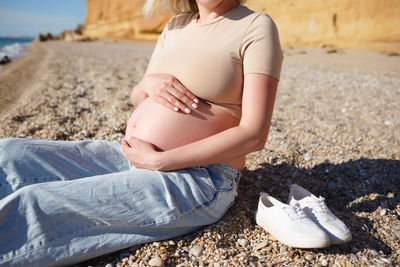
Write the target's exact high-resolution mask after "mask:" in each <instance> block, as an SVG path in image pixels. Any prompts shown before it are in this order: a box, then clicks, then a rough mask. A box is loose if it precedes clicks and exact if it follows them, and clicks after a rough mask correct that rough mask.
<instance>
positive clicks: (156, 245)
mask: <svg viewBox="0 0 400 267" xmlns="http://www.w3.org/2000/svg"><path fill="white" fill-rule="evenodd" d="M153 246H155V247H156V248H160V246H161V243H160V242H153Z"/></svg>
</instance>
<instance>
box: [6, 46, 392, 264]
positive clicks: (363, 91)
mask: <svg viewBox="0 0 400 267" xmlns="http://www.w3.org/2000/svg"><path fill="white" fill-rule="evenodd" d="M154 45H155V44H154V43H152V42H129V41H120V42H111V41H98V42H87V43H67V42H63V41H52V42H45V43H35V44H33V45H31V47H30V48H29V54H28V55H27V56H25V57H23V58H20V59H17V60H15V61H14V62H12V63H11V64H9V65H7V66H4V67H3V68H2V69H1V70H0V129H1V130H0V138H5V137H33V138H42V139H49V140H83V139H106V140H117V141H120V140H121V138H122V137H123V135H124V131H125V126H126V120H127V119H128V117H129V115H130V114H131V112H132V111H133V106H132V105H131V104H130V101H129V94H130V91H131V89H132V88H133V86H134V85H135V84H136V83H137V82H138V81H139V80H140V79H141V77H142V75H143V73H144V71H145V68H146V66H147V62H148V60H149V58H150V55H151V52H152V50H153V48H154ZM284 57H285V58H284V63H283V69H282V75H281V81H280V84H279V89H278V95H277V101H276V104H275V111H274V115H273V119H272V125H271V129H270V134H269V137H268V141H267V143H266V145H265V148H264V149H263V150H262V151H259V152H255V153H252V154H250V155H249V156H248V157H247V160H246V168H245V170H244V171H243V172H242V177H241V181H240V184H239V196H238V198H237V199H236V202H235V204H234V205H233V206H232V207H231V208H230V209H229V210H228V212H227V214H226V215H225V216H224V217H223V219H222V220H221V221H220V222H218V223H216V224H213V225H210V226H207V227H205V228H202V229H199V230H197V231H195V232H193V233H191V234H188V235H185V236H181V237H178V238H175V239H172V240H165V241H160V242H154V243H150V244H144V245H138V246H134V247H131V248H127V249H125V250H123V251H118V252H115V253H112V254H109V255H104V256H102V257H99V258H95V259H92V260H89V261H87V262H83V263H81V264H79V265H77V266H107V267H110V266H148V264H149V261H151V260H152V259H154V258H161V260H162V263H163V264H164V265H165V266H176V265H180V266H265V265H266V266H269V265H286V266H346V267H347V266H360V265H364V266H370V265H374V266H396V265H400V194H399V192H400V135H399V127H400V57H399V56H389V55H385V54H378V53H375V52H366V51H363V52H360V51H350V50H324V49H316V48H314V49H311V48H305V49H300V48H296V49H284ZM149 116H151V114H149ZM292 183H297V184H299V185H301V186H303V187H305V188H306V189H308V190H309V191H311V192H313V193H314V194H315V195H316V196H320V195H321V196H323V197H325V198H326V203H327V205H328V207H329V208H330V209H331V211H332V212H333V213H335V214H336V215H337V216H338V217H339V218H340V219H341V220H343V221H344V222H345V223H346V225H347V226H348V227H349V228H350V230H351V231H352V234H353V241H352V242H351V243H349V244H347V245H341V246H331V247H329V248H326V249H312V250H311V249H310V250H306V249H295V248H290V247H288V246H285V245H283V244H281V243H279V242H278V241H276V240H275V238H273V237H272V236H271V235H270V234H269V233H267V232H265V231H264V230H263V229H262V228H260V227H259V226H257V224H256V223H255V220H254V214H255V211H256V209H257V203H258V196H259V194H260V192H268V193H269V194H270V195H272V196H274V197H275V198H278V199H279V200H281V201H285V202H286V201H287V197H288V194H289V185H290V184H292ZM153 261H154V260H153ZM107 264H109V265H107Z"/></svg>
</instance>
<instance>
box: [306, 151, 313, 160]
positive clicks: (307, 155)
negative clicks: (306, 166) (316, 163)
mask: <svg viewBox="0 0 400 267" xmlns="http://www.w3.org/2000/svg"><path fill="white" fill-rule="evenodd" d="M304 160H305V161H310V160H312V154H311V153H310V152H307V153H306V154H305V155H304Z"/></svg>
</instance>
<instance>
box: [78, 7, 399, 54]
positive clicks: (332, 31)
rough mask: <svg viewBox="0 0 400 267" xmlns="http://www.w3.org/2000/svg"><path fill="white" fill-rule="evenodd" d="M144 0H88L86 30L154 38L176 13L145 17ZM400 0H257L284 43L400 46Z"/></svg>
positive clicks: (394, 49) (388, 48)
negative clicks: (142, 7) (146, 18)
mask: <svg viewBox="0 0 400 267" xmlns="http://www.w3.org/2000/svg"><path fill="white" fill-rule="evenodd" d="M143 2H144V1H143V0H135V1H132V0H86V3H87V16H86V21H85V30H84V33H85V35H88V36H90V37H99V38H112V39H145V40H155V39H156V38H157V36H158V33H159V32H160V31H161V30H162V28H163V26H164V25H165V23H166V21H167V20H168V18H169V17H170V15H171V14H160V15H158V16H156V17H154V18H152V19H151V20H145V19H144V18H143V15H142V14H141V6H142V5H143ZM399 3H400V1H399V0H362V1H360V0H301V1H300V0H252V1H247V6H248V7H249V8H251V9H253V10H255V11H258V12H265V13H268V14H269V15H270V16H271V17H272V18H273V19H274V20H275V22H276V24H277V25H278V28H279V32H280V36H281V42H282V44H283V45H284V46H291V47H301V46H323V45H325V46H328V47H329V46H333V47H338V48H355V49H369V50H378V51H387V52H400V16H399V14H400V4H399Z"/></svg>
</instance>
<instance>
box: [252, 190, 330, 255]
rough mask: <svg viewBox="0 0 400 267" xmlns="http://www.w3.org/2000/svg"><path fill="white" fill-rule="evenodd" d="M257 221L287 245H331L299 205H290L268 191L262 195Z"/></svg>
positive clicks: (322, 246)
mask: <svg viewBox="0 0 400 267" xmlns="http://www.w3.org/2000/svg"><path fill="white" fill-rule="evenodd" d="M256 222H257V224H258V225H260V226H261V227H262V228H264V230H266V231H268V232H269V233H270V234H272V235H273V236H274V237H275V238H276V239H277V240H279V241H280V242H282V243H283V244H285V245H288V246H291V247H297V248H324V247H328V246H329V245H330V241H329V237H328V235H327V234H326V233H325V232H324V231H322V230H321V229H320V228H319V227H318V225H316V224H315V223H314V222H313V221H312V220H311V219H310V218H308V217H307V215H306V214H305V213H304V212H303V211H302V209H301V208H300V206H299V205H295V206H290V205H287V204H284V203H282V202H280V201H279V200H277V199H275V198H273V197H271V196H270V195H268V194H267V193H263V194H262V195H261V196H260V200H259V202H258V209H257V213H256Z"/></svg>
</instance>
